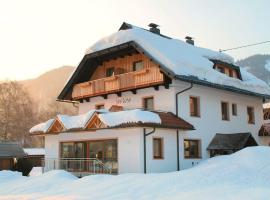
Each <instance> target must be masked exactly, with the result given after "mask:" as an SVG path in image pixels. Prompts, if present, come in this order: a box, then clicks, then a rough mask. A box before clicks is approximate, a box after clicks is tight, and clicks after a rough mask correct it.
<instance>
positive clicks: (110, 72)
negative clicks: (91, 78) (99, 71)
mask: <svg viewBox="0 0 270 200" xmlns="http://www.w3.org/2000/svg"><path fill="white" fill-rule="evenodd" d="M113 75H114V67H109V68H107V69H106V77H110V76H113Z"/></svg>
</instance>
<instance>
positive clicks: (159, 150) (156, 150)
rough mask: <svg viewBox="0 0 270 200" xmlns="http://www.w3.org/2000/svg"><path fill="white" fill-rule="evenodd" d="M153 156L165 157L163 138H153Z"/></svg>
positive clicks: (155, 157)
mask: <svg viewBox="0 0 270 200" xmlns="http://www.w3.org/2000/svg"><path fill="white" fill-rule="evenodd" d="M153 158H154V159H163V138H153Z"/></svg>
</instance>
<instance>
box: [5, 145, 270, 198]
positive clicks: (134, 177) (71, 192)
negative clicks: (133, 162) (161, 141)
mask: <svg viewBox="0 0 270 200" xmlns="http://www.w3.org/2000/svg"><path fill="white" fill-rule="evenodd" d="M269 198H270V147H252V148H246V149H244V150H242V151H239V152H237V153H235V154H233V155H229V156H220V157H216V158H212V159H209V160H206V161H204V162H202V163H201V164H199V165H198V166H196V167H193V168H191V169H188V170H183V171H181V172H172V173H163V174H147V175H144V174H123V175H118V176H114V175H92V176H87V177H84V178H81V179H78V178H76V177H74V176H73V175H71V174H70V173H67V172H65V171H51V172H48V173H45V174H43V175H40V176H35V177H22V176H21V174H20V173H16V172H10V171H2V172H0V199H16V200H17V199H20V200H21V199H23V200H26V199H27V200H28V199H43V200H45V199H46V200H48V199H65V200H70V199H99V200H100V199H110V200H116V199H117V200H119V199H125V200H129V199H134V200H135V199H136V200H137V199H147V200H148V199H162V200H166V199H189V200H194V199H196V200H197V199H207V200H209V199H211V200H212V199H218V200H225V199H226V200H227V199H230V200H232V199H241V200H242V199H245V200H249V199H254V200H255V199H256V200H264V199H265V200H267V199H269Z"/></svg>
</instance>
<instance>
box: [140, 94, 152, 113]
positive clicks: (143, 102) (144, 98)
mask: <svg viewBox="0 0 270 200" xmlns="http://www.w3.org/2000/svg"><path fill="white" fill-rule="evenodd" d="M147 99H153V109H151V110H155V98H154V96H147V97H143V98H142V107H143V109H144V110H148V109H146V108H145V105H146V104H145V101H146V100H147ZM151 110H150V111H151Z"/></svg>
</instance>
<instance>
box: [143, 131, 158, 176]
mask: <svg viewBox="0 0 270 200" xmlns="http://www.w3.org/2000/svg"><path fill="white" fill-rule="evenodd" d="M155 131H156V128H155V127H154V128H153V130H152V131H150V132H149V133H146V129H145V128H143V147H144V148H143V157H144V158H143V159H144V173H145V174H146V137H147V136H148V135H151V134H153V133H154V132H155Z"/></svg>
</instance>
